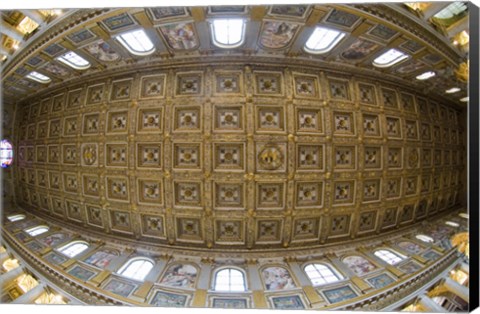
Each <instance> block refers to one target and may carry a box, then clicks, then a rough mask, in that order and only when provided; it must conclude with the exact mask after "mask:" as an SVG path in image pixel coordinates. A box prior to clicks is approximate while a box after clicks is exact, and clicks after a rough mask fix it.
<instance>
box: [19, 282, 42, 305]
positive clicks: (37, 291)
mask: <svg viewBox="0 0 480 314" xmlns="http://www.w3.org/2000/svg"><path fill="white" fill-rule="evenodd" d="M45 287H46V286H45V284H38V285H37V286H35V287H33V288H32V289H30V290H28V291H27V292H25V293H24V294H22V295H21V296H19V297H18V298H16V299H15V300H13V302H12V304H31V303H33V302H34V301H35V300H36V299H38V298H39V297H40V296H41V295H42V294H43V293H44V292H45Z"/></svg>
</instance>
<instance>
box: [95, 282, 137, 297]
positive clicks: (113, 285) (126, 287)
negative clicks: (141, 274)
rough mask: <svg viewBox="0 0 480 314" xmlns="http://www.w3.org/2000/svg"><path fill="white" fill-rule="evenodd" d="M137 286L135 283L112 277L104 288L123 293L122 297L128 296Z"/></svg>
mask: <svg viewBox="0 0 480 314" xmlns="http://www.w3.org/2000/svg"><path fill="white" fill-rule="evenodd" d="M135 288H136V285H134V284H131V283H127V282H124V281H121V280H118V279H112V280H110V281H109V282H108V283H107V284H106V285H105V286H104V287H103V290H105V291H109V292H112V293H115V294H118V295H121V296H122V297H128V296H129V295H130V293H132V291H133V290H134V289H135Z"/></svg>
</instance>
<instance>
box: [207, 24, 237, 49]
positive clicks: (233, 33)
mask: <svg viewBox="0 0 480 314" xmlns="http://www.w3.org/2000/svg"><path fill="white" fill-rule="evenodd" d="M210 27H211V29H212V34H213V36H212V38H213V43H214V44H215V46H217V47H220V48H236V47H238V46H240V45H241V44H243V40H244V38H245V20H244V19H215V20H213V22H212V24H210Z"/></svg>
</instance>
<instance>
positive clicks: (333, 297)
mask: <svg viewBox="0 0 480 314" xmlns="http://www.w3.org/2000/svg"><path fill="white" fill-rule="evenodd" d="M323 294H324V295H325V297H326V298H327V300H328V301H329V302H330V303H338V302H342V301H345V300H348V299H353V298H355V297H356V296H357V294H356V293H355V291H353V290H352V288H351V287H350V286H343V287H339V288H335V289H330V290H323Z"/></svg>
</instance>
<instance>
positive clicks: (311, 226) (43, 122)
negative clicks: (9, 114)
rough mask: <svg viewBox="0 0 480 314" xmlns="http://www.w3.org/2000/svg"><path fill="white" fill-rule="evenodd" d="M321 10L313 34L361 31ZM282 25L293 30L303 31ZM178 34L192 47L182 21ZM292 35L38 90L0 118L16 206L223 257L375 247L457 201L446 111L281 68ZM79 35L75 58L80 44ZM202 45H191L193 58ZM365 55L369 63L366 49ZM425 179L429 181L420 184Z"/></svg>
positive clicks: (332, 69) (457, 168)
mask: <svg viewBox="0 0 480 314" xmlns="http://www.w3.org/2000/svg"><path fill="white" fill-rule="evenodd" d="M319 7H322V6H319ZM336 9H337V8H336ZM126 10H129V9H126ZM138 10H139V12H140V11H141V10H143V9H141V8H140V9H138ZM310 11H318V10H310V9H308V10H306V11H305V12H310ZM332 11H333V8H328V10H326V11H325V12H324V13H325V15H324V16H323V17H321V16H318V21H320V22H319V23H320V24H321V23H323V22H326V23H330V24H336V25H339V27H341V28H342V30H343V31H346V32H350V31H353V29H356V26H357V25H363V23H364V22H367V21H366V20H365V19H366V18H365V17H360V18H358V16H357V15H356V14H354V13H352V12H348V11H347V13H349V14H347V15H344V14H343V13H342V12H343V11H344V10H341V9H340V8H338V9H337V10H335V13H334V14H331V12H332ZM305 12H304V13H305ZM322 12H323V11H322ZM110 13H111V14H110V15H111V17H115V16H117V17H118V16H120V17H122V18H121V19H122V20H124V21H125V22H127V24H129V25H126V26H125V28H123V27H121V31H122V32H123V31H124V30H126V29H127V28H129V27H132V26H135V27H136V26H138V24H141V23H142V22H141V21H137V19H136V15H135V14H130V13H129V14H126V15H125V14H123V15H122V14H121V15H118V14H117V13H118V12H110ZM157 13H158V12H157ZM278 13H280V12H278ZM317 13H318V12H317ZM185 14H187V13H185ZM195 14H197V13H195ZM242 14H245V15H248V14H249V11H248V10H246V11H245V12H244V13H242ZM302 14H303V13H302ZM305 14H307V13H305ZM187 15H188V16H189V17H190V12H188V14H187ZM278 15H281V14H278ZM283 15H285V14H283ZM283 15H282V16H283ZM287 15H288V14H287ZM345 16H346V17H347V19H346V20H345V19H344V17H345ZM123 17H124V18H123ZM183 17H185V16H184V15H181V16H177V15H174V16H169V21H172V23H171V25H170V22H168V23H169V24H166V23H165V21H163V18H161V19H162V20H160V18H159V19H158V20H159V21H158V22H161V23H162V24H161V25H157V24H156V22H157V21H152V22H153V23H154V24H155V26H154V27H155V28H157V30H159V31H161V30H160V28H163V29H164V31H165V32H164V33H160V32H157V33H158V34H157V36H160V37H159V40H162V36H168V37H169V38H170V40H173V39H174V37H175V36H177V35H175V34H173V33H172V31H173V30H175V29H177V30H181V29H182V28H181V27H180V24H182V23H177V21H179V20H180V19H181V18H183ZM146 18H150V17H148V16H147V17H146ZM171 18H173V20H175V21H173V20H170V19H171ZM196 18H197V17H195V19H194V20H195V21H196ZM285 18H286V17H285ZM292 18H293V19H294V20H295V23H298V24H299V25H302V23H304V20H305V21H306V20H308V19H309V18H307V17H306V16H303V17H302V18H300V17H296V18H294V17H292ZM272 19H273V20H275V17H272ZM100 20H107V21H110V22H112V21H113V20H110V17H108V18H100ZM110 22H109V25H110V26H111V27H115V23H110ZM130 22H134V24H135V25H130ZM173 22H175V23H173ZM263 22H264V21H260V20H259V24H258V25H262V23H263ZM189 23H191V24H192V25H191V26H193V27H195V29H194V30H195V35H200V33H198V34H197V31H198V32H200V29H199V28H198V27H197V26H198V25H197V22H192V20H190V22H189ZM292 23H293V22H292ZM367 24H368V23H367ZM166 25H170V26H168V27H164V26H166ZM377 25H380V24H378V21H377V23H375V24H372V25H371V26H370V30H365V31H371V34H370V35H372V37H374V36H373V34H377V35H381V36H383V35H382V34H384V35H385V36H384V37H385V38H384V41H389V40H390V39H392V43H393V37H395V42H396V41H397V40H398V44H399V45H401V43H402V42H403V41H404V40H405V38H403V35H404V34H403V33H402V32H401V31H399V30H398V29H395V32H396V34H395V33H394V32H390V31H389V30H388V29H383V28H382V27H378V26H377ZM187 28H190V26H189V27H187ZM247 28H248V27H247ZM303 28H304V27H303V25H302V26H300V27H299V28H298V29H297V30H296V32H297V33H296V34H295V35H294V36H293V37H292V38H291V41H290V40H288V41H287V40H286V41H285V46H282V47H283V48H278V50H277V51H276V52H275V51H273V50H272V49H270V51H268V52H262V53H259V54H258V55H251V56H244V55H242V53H238V54H237V53H236V51H235V53H231V54H230V53H229V54H228V55H226V54H225V55H224V54H222V53H219V54H218V55H214V56H209V55H205V56H204V58H203V57H202V58H196V54H197V53H198V50H196V49H192V50H190V51H188V54H189V55H190V56H191V57H189V58H183V57H181V56H180V53H179V52H177V51H173V50H174V49H175V50H186V49H190V48H189V45H190V46H192V45H193V44H194V43H190V44H188V43H184V44H182V45H183V48H182V47H180V46H179V47H177V48H175V47H174V46H171V48H172V49H170V48H168V47H164V48H165V49H167V50H168V51H169V52H171V53H172V54H171V56H170V57H168V59H167V58H166V57H165V55H163V54H162V53H163V52H164V51H160V49H159V51H158V53H155V54H152V55H151V56H149V57H145V58H143V57H142V58H140V57H138V59H141V60H142V62H143V63H136V61H134V60H133V59H132V60H131V59H128V58H127V57H126V56H125V54H121V61H120V62H119V64H118V65H117V66H118V67H117V66H116V65H114V64H113V63H109V65H108V66H106V67H105V68H104V71H103V73H97V72H96V70H95V69H93V68H92V69H91V70H88V71H85V72H81V73H83V74H80V76H78V77H77V79H74V80H70V79H68V78H66V79H65V80H64V83H63V85H61V86H57V85H56V83H53V84H51V85H49V86H48V87H47V88H46V89H45V90H43V91H41V90H40V89H38V91H39V92H38V93H32V95H31V97H30V98H29V99H27V100H25V101H23V102H21V103H19V104H18V110H19V112H18V114H16V115H15V117H16V119H17V121H15V129H14V134H15V135H17V134H18V136H17V138H18V141H17V143H16V144H17V145H18V147H19V154H21V155H22V156H21V158H20V159H19V162H18V164H17V165H15V166H14V167H16V168H15V170H17V171H18V173H19V175H18V176H15V177H14V178H13V181H14V182H15V185H16V186H18V193H17V195H18V199H19V201H21V202H22V206H25V207H27V206H28V208H32V210H33V208H34V209H37V208H39V209H41V211H42V212H44V213H45V214H46V215H47V211H45V207H47V209H48V204H50V206H51V207H52V211H51V212H50V213H48V215H50V216H51V217H58V218H59V219H60V218H65V220H66V221H67V223H69V220H70V221H71V222H73V221H75V222H76V223H77V224H78V225H79V226H83V227H81V228H84V229H83V230H84V231H87V232H89V231H92V230H95V232H102V233H103V234H104V235H105V236H112V237H116V238H117V239H125V238H127V239H132V240H133V239H136V240H138V244H139V245H142V246H144V247H145V248H147V249H148V247H152V248H162V249H165V248H172V249H177V248H178V249H180V248H183V249H186V250H189V249H190V248H194V249H195V250H199V251H201V250H210V251H212V252H214V251H215V252H217V253H218V252H220V251H221V252H222V253H223V254H226V255H228V254H230V253H232V252H236V253H238V252H240V251H243V250H245V251H247V250H248V251H251V252H255V251H256V252H258V251H259V250H262V249H264V248H265V247H267V246H268V247H269V248H271V249H272V251H275V250H279V249H281V248H284V247H285V249H298V250H300V249H304V250H309V249H311V248H317V247H322V246H325V245H331V244H337V243H345V242H344V241H345V238H349V239H358V238H361V237H364V236H368V235H369V234H371V233H372V231H377V232H379V233H381V234H383V233H384V232H390V231H391V230H392V229H393V228H395V227H396V226H399V227H401V226H400V222H403V223H405V222H409V221H411V219H417V218H418V217H416V216H415V213H416V211H415V210H416V209H417V208H414V209H415V210H414V211H412V207H411V205H412V204H414V203H415V204H418V201H420V200H423V199H425V200H427V203H426V205H425V207H426V208H427V210H426V212H425V213H424V212H423V209H422V211H420V213H421V216H419V217H421V219H420V220H422V219H428V218H429V217H431V215H432V213H434V212H435V211H436V212H437V213H438V212H440V211H442V210H444V209H447V208H449V207H452V206H455V204H456V203H457V202H458V199H459V198H460V197H459V195H460V194H461V193H462V192H461V191H462V190H461V186H460V184H461V182H460V181H461V180H460V179H461V176H459V177H455V176H454V175H453V174H454V173H461V172H462V171H464V168H462V167H464V162H463V161H461V160H462V156H464V154H465V152H464V148H463V147H462V145H461V139H462V138H463V136H464V134H463V133H462V131H461V129H460V127H459V125H461V123H458V122H457V123H455V120H456V119H457V118H458V117H460V116H461V115H460V114H461V113H460V111H458V109H457V108H456V107H455V104H454V103H451V102H449V101H448V100H447V99H442V100H437V99H434V98H432V95H426V94H423V93H421V92H420V91H419V89H412V86H411V85H409V84H408V83H407V82H404V81H402V80H403V79H398V80H392V78H391V77H389V74H387V72H388V71H385V75H383V74H382V76H379V75H377V74H375V73H374V71H372V70H371V69H369V68H367V67H358V68H354V67H353V65H351V64H348V65H346V64H344V63H339V64H337V63H335V64H333V63H329V62H324V61H320V59H322V60H323V58H308V59H305V58H304V57H303V56H299V58H289V57H286V56H284V55H283V54H284V53H286V52H287V51H290V50H289V49H291V48H292V49H293V47H297V46H298V44H299V42H298V40H301V39H302V38H303V37H301V36H299V35H301V34H299V33H300V32H302V31H303ZM373 28H375V29H377V31H373V30H372V29H373ZM183 29H185V27H183ZM90 30H91V32H92V33H95V36H97V35H98V34H96V30H95V28H89V31H90ZM104 31H106V30H104ZM114 32H115V30H114ZM154 33H155V32H154ZM69 34H72V36H73V35H74V34H75V32H70V33H69ZM88 34H89V33H88V32H87V33H85V35H86V37H90V39H88V38H86V42H81V41H79V42H80V43H81V44H79V45H78V47H77V49H80V50H85V48H83V47H87V46H89V45H91V44H92V42H94V40H96V39H95V38H91V36H89V35H88ZM389 34H390V35H391V36H392V37H391V38H390V35H389ZM107 35H108V34H107ZM149 35H151V34H150V33H149ZM203 35H204V34H202V36H203ZM250 35H251V34H250ZM360 35H362V34H360ZM387 35H388V36H387ZM79 36H80V35H79ZM82 36H84V35H82ZM152 36H153V35H152ZM182 36H183V35H178V36H177V38H180V37H182ZM277 36H280V35H279V34H275V35H272V36H271V38H270V39H271V41H272V42H273V41H277V40H278V39H279V38H277ZM347 36H348V35H347ZM377 37H378V36H377ZM102 38H103V37H102ZM368 38H369V40H372V41H373V40H374V39H373V38H370V37H368ZM77 39H79V40H80V39H81V38H79V37H78V38H77ZM350 39H351V38H350ZM204 40H205V38H204V37H200V36H199V38H198V40H197V41H198V43H199V44H200V43H201V45H202V47H203V45H204ZM69 41H71V40H69ZM87 41H88V42H87ZM249 42H250V41H249ZM257 42H258V41H257V40H253V41H251V43H252V45H255V44H256V43H257ZM351 42H352V41H348V42H345V45H339V46H338V47H337V48H338V50H332V54H333V55H335V54H336V55H338V54H341V52H342V51H341V50H342V49H341V47H342V46H344V48H345V47H348V46H349V45H350V44H349V43H351ZM74 43H76V42H74ZM48 44H49V43H45V45H44V46H45V47H47V46H48ZM170 44H172V45H173V44H174V43H173V41H172V42H171V43H167V45H170ZM207 44H208V43H207ZM247 44H248V42H245V45H247ZM58 45H63V44H62V43H58ZM178 45H180V44H178ZM419 45H421V46H422V47H423V45H422V43H419ZM350 46H351V45H350ZM375 46H379V47H378V48H375V51H377V52H378V51H380V49H383V44H382V43H381V42H380V41H379V42H377V41H375ZM380 46H382V47H380ZM279 47H280V46H279ZM110 48H112V49H115V45H113V43H112V45H111V46H110ZM156 48H160V47H156ZM241 49H244V47H242V48H241ZM372 49H373V48H372ZM377 49H378V50H377ZM423 49H425V47H423ZM283 50H285V51H283ZM214 52H215V53H217V51H214ZM232 52H233V50H232ZM274 52H275V53H276V54H275V55H273V53H274ZM52 53H53V52H52ZM86 53H87V54H88V52H86ZM185 53H186V52H185ZM202 53H203V52H202ZM22 54H23V52H22ZM160 56H163V57H162V58H164V59H162V61H161V62H159V59H158V58H160ZM32 57H33V56H30V55H29V56H28V58H26V59H28V60H30V59H31V58H32ZM366 58H368V57H366ZM98 60H100V59H98ZM362 60H363V59H362ZM365 60H367V59H365ZM45 61H46V60H45ZM99 62H100V61H99ZM218 62H221V64H220V65H219V63H218ZM101 64H102V65H105V64H104V63H101ZM110 64H111V65H110ZM39 67H41V66H39ZM120 71H121V73H120ZM17 75H24V74H18V73H17ZM83 75H85V76H83ZM383 76H385V77H383ZM87 77H88V80H87V79H86V80H84V81H83V78H87ZM80 80H82V82H80ZM393 83H398V84H393ZM22 86H23V85H22ZM456 160H457V161H456ZM463 160H465V159H463ZM425 171H427V172H429V175H430V179H424V180H423V176H424V175H425ZM430 172H431V173H430ZM459 178H460V179H459ZM418 180H422V181H418ZM47 181H48V182H47ZM428 181H430V182H428ZM429 185H430V187H429ZM43 195H46V197H47V198H46V199H45V198H44V197H43ZM406 197H408V199H406ZM67 201H68V203H67ZM75 204H95V205H96V206H98V208H97V207H95V208H93V207H92V206H90V205H88V206H89V207H86V205H85V206H84V207H81V208H80V210H79V208H78V206H76V205H75ZM430 204H434V205H431V206H430ZM427 205H428V206H427ZM82 206H83V205H82ZM406 206H407V207H406ZM408 206H410V207H408ZM437 207H438V208H437ZM440 208H441V210H440ZM447 210H448V209H447ZM412 213H413V216H411V214H412ZM79 222H82V223H81V224H79ZM229 245H232V247H231V248H230V247H229ZM195 250H191V251H195ZM237 250H238V251H237ZM224 251H225V252H224ZM232 254H233V253H232Z"/></svg>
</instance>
